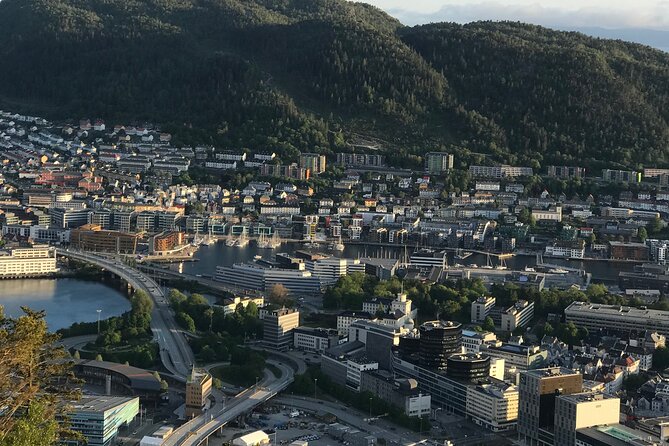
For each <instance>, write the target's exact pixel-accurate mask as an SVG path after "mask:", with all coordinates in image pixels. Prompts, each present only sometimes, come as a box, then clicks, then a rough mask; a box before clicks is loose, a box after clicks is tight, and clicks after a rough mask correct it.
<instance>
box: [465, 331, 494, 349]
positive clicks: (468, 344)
mask: <svg viewBox="0 0 669 446" xmlns="http://www.w3.org/2000/svg"><path fill="white" fill-rule="evenodd" d="M495 341H497V336H496V335H495V333H492V332H489V331H482V332H477V331H473V330H462V347H464V349H465V353H479V352H480V351H481V345H483V344H485V343H487V342H495Z"/></svg>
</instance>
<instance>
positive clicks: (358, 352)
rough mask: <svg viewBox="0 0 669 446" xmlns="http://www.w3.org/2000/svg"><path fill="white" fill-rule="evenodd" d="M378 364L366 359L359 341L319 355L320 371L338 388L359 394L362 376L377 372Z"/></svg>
mask: <svg viewBox="0 0 669 446" xmlns="http://www.w3.org/2000/svg"><path fill="white" fill-rule="evenodd" d="M378 369H379V364H378V363H377V362H376V361H374V360H372V359H370V358H368V357H367V355H366V354H365V346H364V344H362V343H361V342H359V341H355V342H347V343H345V344H341V345H337V346H335V347H331V348H329V349H328V350H326V351H325V353H324V354H323V355H321V370H322V371H323V373H324V374H326V375H327V376H329V377H330V378H331V379H332V381H333V382H335V383H336V384H339V385H340V386H346V387H348V388H349V389H351V390H353V391H355V392H360V385H361V382H362V374H363V373H364V372H366V371H369V370H378Z"/></svg>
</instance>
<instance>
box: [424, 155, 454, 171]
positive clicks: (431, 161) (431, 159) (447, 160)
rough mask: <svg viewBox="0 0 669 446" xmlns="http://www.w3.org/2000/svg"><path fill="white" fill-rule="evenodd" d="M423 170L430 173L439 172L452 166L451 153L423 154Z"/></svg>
mask: <svg viewBox="0 0 669 446" xmlns="http://www.w3.org/2000/svg"><path fill="white" fill-rule="evenodd" d="M424 158H425V170H426V171H428V172H430V173H441V172H446V171H448V170H451V169H452V168H453V154H451V153H446V152H428V153H426V154H425V156H424Z"/></svg>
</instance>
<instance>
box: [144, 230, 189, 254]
mask: <svg viewBox="0 0 669 446" xmlns="http://www.w3.org/2000/svg"><path fill="white" fill-rule="evenodd" d="M183 244H184V234H183V232H179V231H163V232H161V233H159V234H156V235H154V236H152V237H150V238H149V254H161V253H167V252H170V251H174V250H175V249H176V248H179V247H181V246H182V245H183Z"/></svg>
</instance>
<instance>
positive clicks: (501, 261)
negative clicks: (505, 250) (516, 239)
mask: <svg viewBox="0 0 669 446" xmlns="http://www.w3.org/2000/svg"><path fill="white" fill-rule="evenodd" d="M495 269H497V270H500V271H505V270H506V269H507V268H506V261H505V260H504V259H503V258H502V257H500V258H499V265H497V266H496V267H495Z"/></svg>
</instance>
